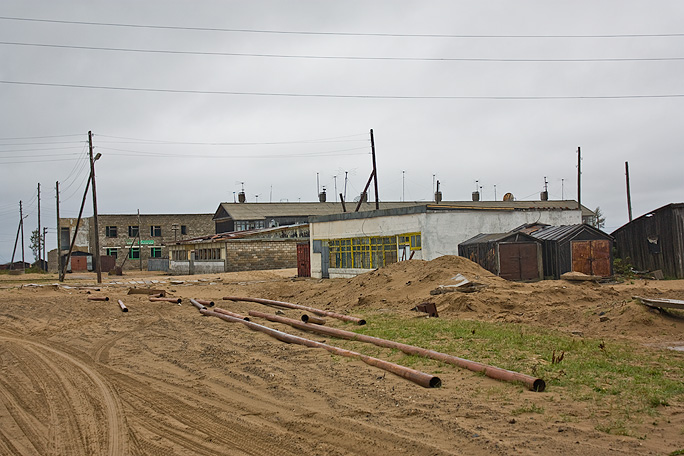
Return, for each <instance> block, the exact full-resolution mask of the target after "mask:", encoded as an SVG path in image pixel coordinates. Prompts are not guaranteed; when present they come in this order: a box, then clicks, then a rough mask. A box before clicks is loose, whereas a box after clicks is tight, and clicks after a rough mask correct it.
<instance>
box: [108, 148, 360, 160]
mask: <svg viewBox="0 0 684 456" xmlns="http://www.w3.org/2000/svg"><path fill="white" fill-rule="evenodd" d="M98 149H100V150H109V151H114V152H123V153H118V154H114V155H124V156H148V157H193V158H224V159H225V158H228V159H234V158H271V159H272V158H292V157H331V156H337V155H365V154H367V153H368V152H367V150H368V148H367V147H354V148H350V149H339V150H331V151H325V152H309V153H301V152H297V153H293V154H270V155H197V154H173V153H165V152H161V153H158V152H145V151H140V150H129V149H115V148H111V147H105V146H98ZM356 150H365V151H366V152H363V153H357V154H349V153H346V152H353V151H356Z"/></svg>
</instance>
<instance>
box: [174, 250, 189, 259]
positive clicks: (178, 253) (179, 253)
mask: <svg viewBox="0 0 684 456" xmlns="http://www.w3.org/2000/svg"><path fill="white" fill-rule="evenodd" d="M171 258H173V261H188V254H187V253H186V251H185V250H174V251H173V252H171Z"/></svg>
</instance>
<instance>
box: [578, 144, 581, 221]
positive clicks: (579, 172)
mask: <svg viewBox="0 0 684 456" xmlns="http://www.w3.org/2000/svg"><path fill="white" fill-rule="evenodd" d="M577 209H579V210H580V211H581V210H582V152H581V151H580V148H579V147H577Z"/></svg>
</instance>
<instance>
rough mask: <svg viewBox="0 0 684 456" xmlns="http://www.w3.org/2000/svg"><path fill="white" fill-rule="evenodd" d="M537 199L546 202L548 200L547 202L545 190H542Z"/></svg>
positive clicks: (547, 193)
mask: <svg viewBox="0 0 684 456" xmlns="http://www.w3.org/2000/svg"><path fill="white" fill-rule="evenodd" d="M539 198H540V199H541V200H542V201H548V200H549V192H547V191H546V190H544V191H543V192H541V193H539Z"/></svg>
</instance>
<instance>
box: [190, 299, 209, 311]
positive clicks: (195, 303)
mask: <svg viewBox="0 0 684 456" xmlns="http://www.w3.org/2000/svg"><path fill="white" fill-rule="evenodd" d="M190 304H192V305H193V306H195V307H197V310H199V311H200V312H201V311H202V310H207V308H206V306H205V305H204V304H200V303H199V302H197V301H196V300H194V299H192V298H190Z"/></svg>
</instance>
